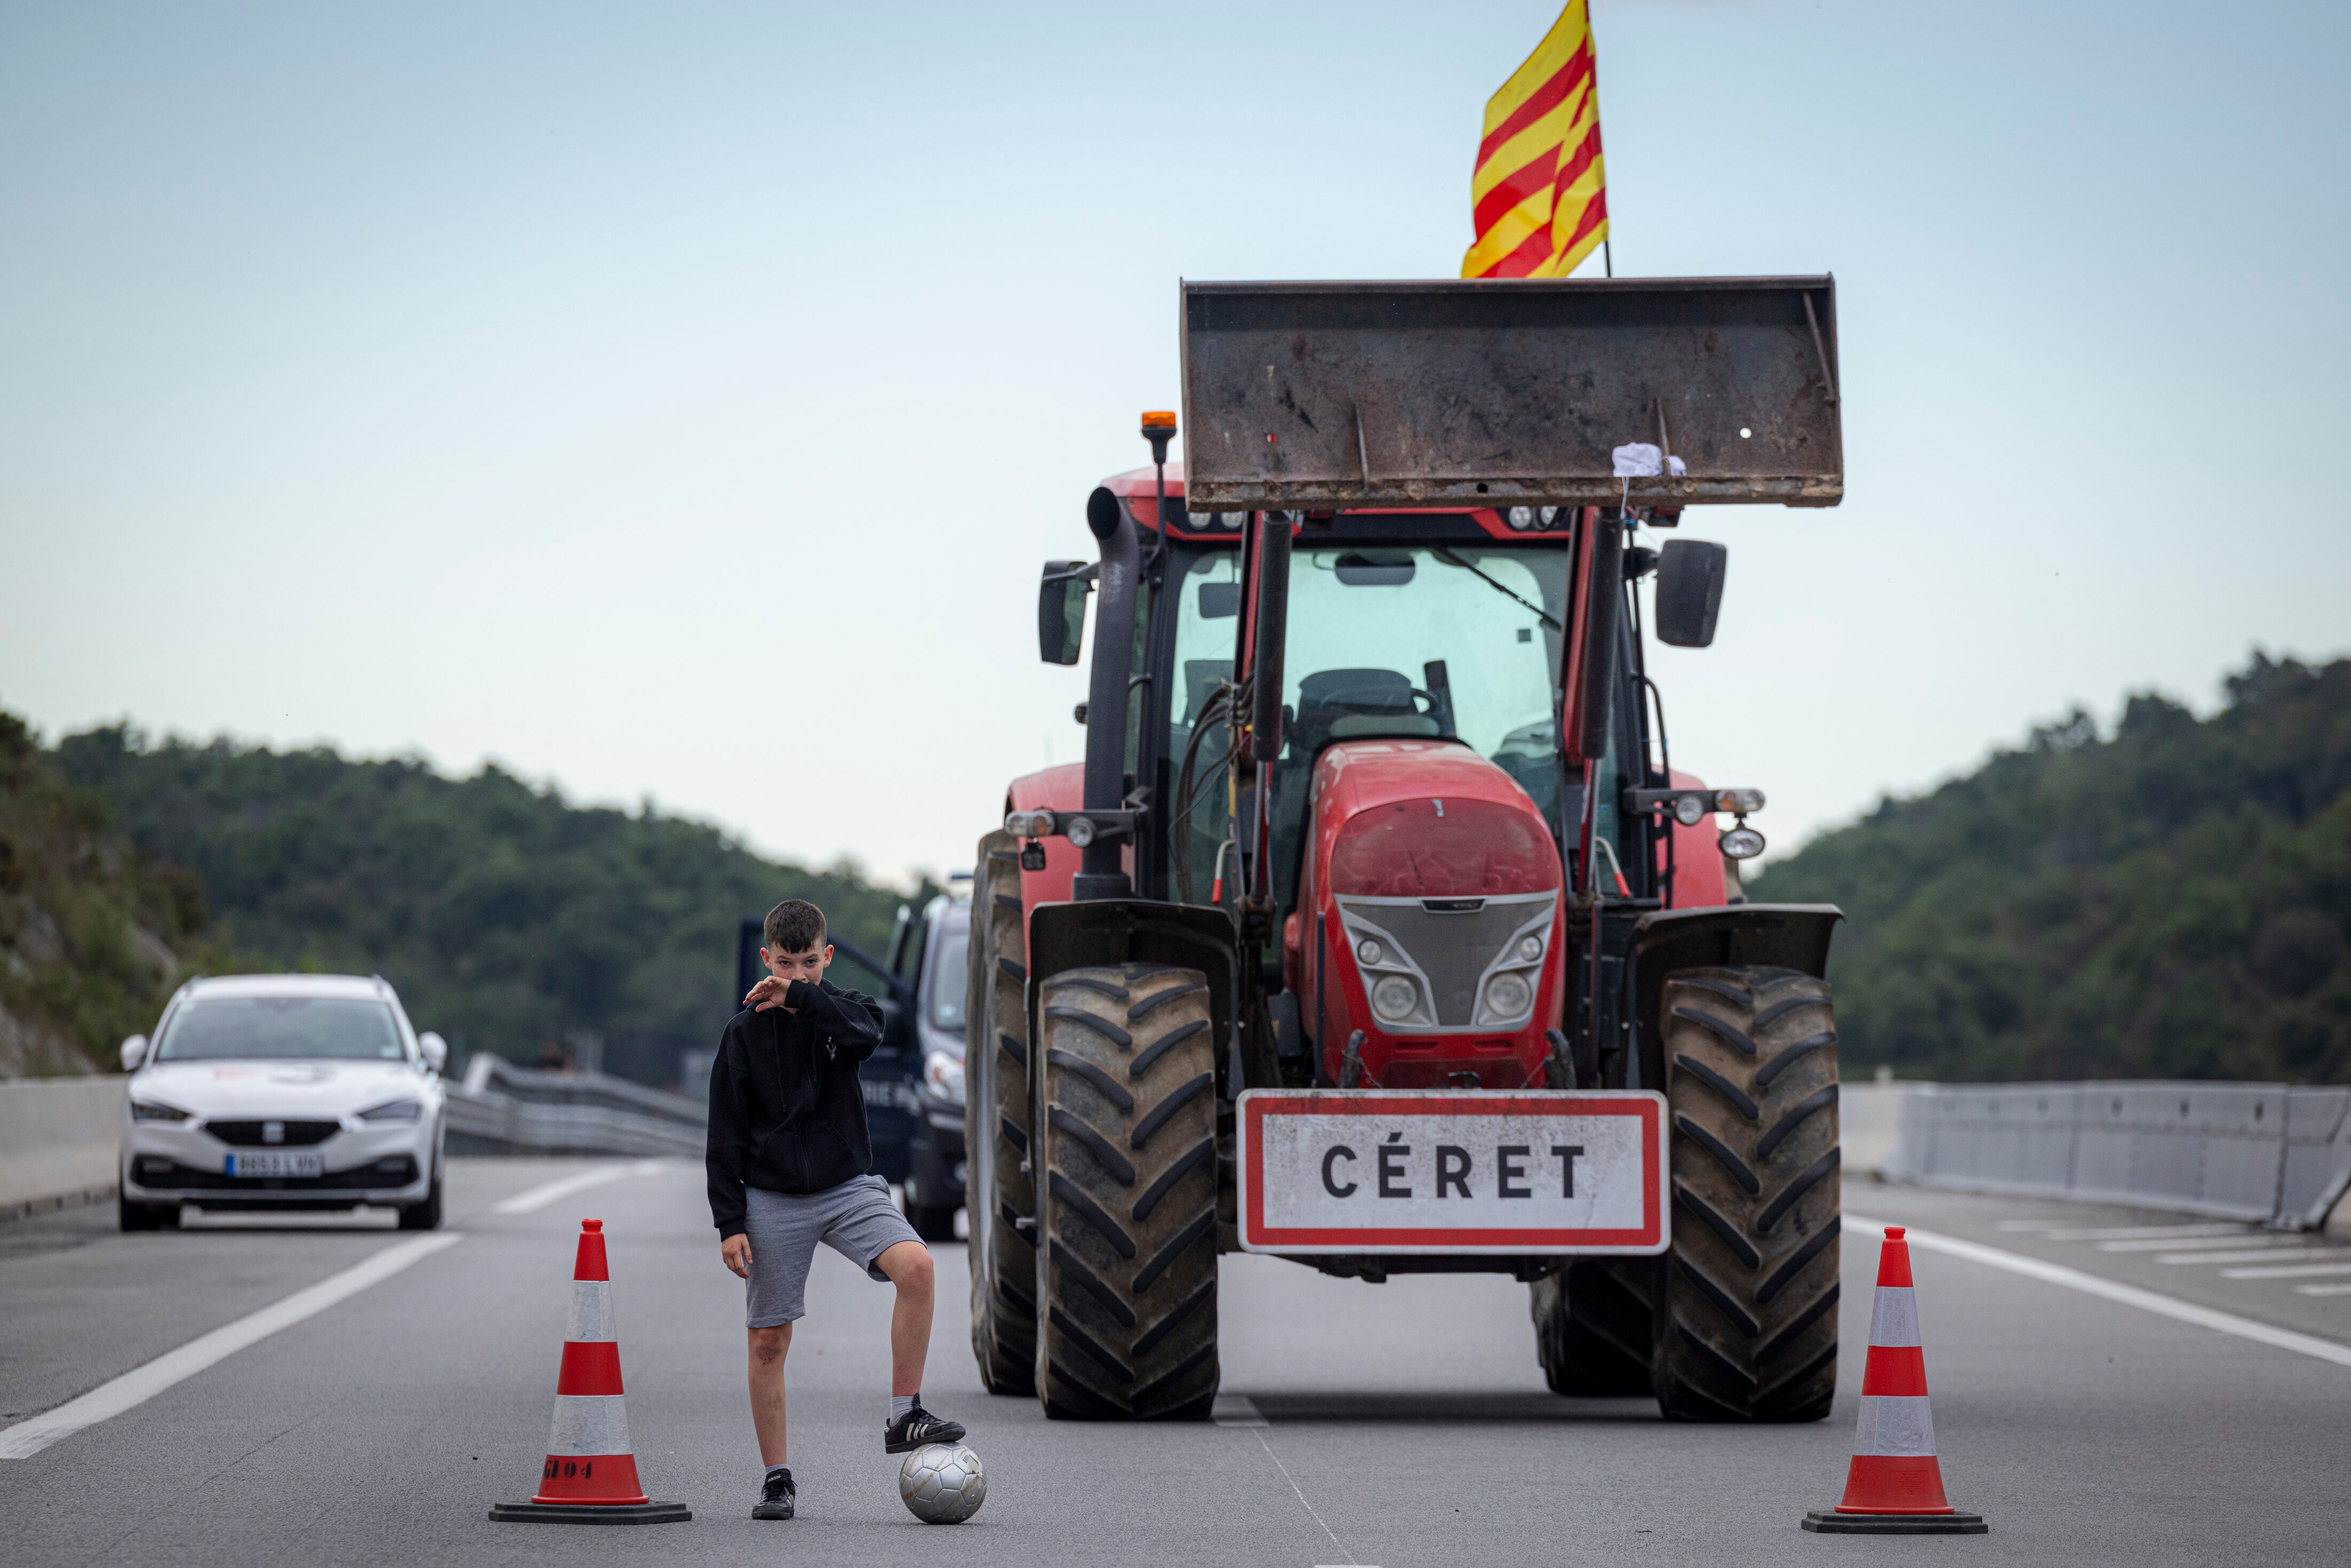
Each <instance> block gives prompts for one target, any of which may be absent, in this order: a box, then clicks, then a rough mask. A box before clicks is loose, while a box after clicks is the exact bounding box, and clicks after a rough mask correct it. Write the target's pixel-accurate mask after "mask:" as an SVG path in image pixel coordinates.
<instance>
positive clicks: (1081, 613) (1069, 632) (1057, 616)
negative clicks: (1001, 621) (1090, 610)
mask: <svg viewBox="0 0 2351 1568" xmlns="http://www.w3.org/2000/svg"><path fill="white" fill-rule="evenodd" d="M1093 575H1094V569H1093V568H1092V567H1090V566H1088V565H1087V564H1086V563H1085V562H1084V561H1081V560H1049V561H1047V562H1046V563H1045V580H1043V581H1042V582H1040V583H1039V584H1038V585H1037V656H1038V657H1039V658H1040V659H1042V660H1044V661H1045V663H1047V664H1076V663H1077V662H1078V648H1079V645H1080V643H1082V642H1083V641H1084V639H1085V632H1086V591H1087V589H1088V588H1089V587H1091V586H1092V578H1093Z"/></svg>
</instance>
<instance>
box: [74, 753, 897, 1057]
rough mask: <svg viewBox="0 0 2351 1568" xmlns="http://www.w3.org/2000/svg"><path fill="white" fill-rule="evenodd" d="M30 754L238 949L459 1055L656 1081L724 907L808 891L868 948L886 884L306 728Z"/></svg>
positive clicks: (706, 1014) (703, 829)
mask: <svg viewBox="0 0 2351 1568" xmlns="http://www.w3.org/2000/svg"><path fill="white" fill-rule="evenodd" d="M47 761H48V762H49V763H50V765H51V766H52V767H53V768H55V769H56V770H57V772H58V773H59V774H61V775H62V776H63V778H64V779H68V780H70V781H71V783H72V784H73V785H75V786H78V787H80V788H81V789H84V790H87V791H90V792H93V793H94V794H95V795H96V796H97V797H100V798H102V799H103V800H105V801H106V802H108V803H109V804H110V808H111V810H112V813H113V817H114V820H115V821H117V822H118V823H119V824H120V827H121V829H122V830H123V831H124V832H125V833H127V834H128V835H129V838H130V839H131V841H132V842H133V843H135V844H136V845H137V846H138V848H139V849H140V850H141V852H144V853H146V854H147V855H149V856H152V857H154V858H155V859H157V860H159V861H163V862H171V863H172V864H176V865H178V866H181V867H183V868H185V870H186V872H187V873H190V874H191V876H192V877H193V881H192V882H191V883H190V886H191V887H193V886H196V885H200V886H201V888H202V890H203V900H204V904H206V905H208V906H209V908H210V910H211V913H212V916H213V919H214V922H215V924H216V926H217V929H218V930H219V932H220V934H221V936H223V938H224V939H225V941H226V942H228V943H229V944H231V945H233V946H235V948H236V950H237V951H238V952H239V953H240V954H242V955H245V956H246V962H247V963H249V964H253V963H257V964H263V965H266V966H267V967H273V968H301V969H322V970H334V971H343V972H350V973H357V974H362V975H364V974H381V975H382V976H383V977H385V978H386V979H388V980H390V981H392V984H393V985H394V986H396V987H398V988H399V990H400V994H401V999H402V1002H403V1003H404V1004H405V1005H406V1007H407V1009H408V1011H409V1014H410V1016H411V1017H412V1018H413V1019H415V1020H416V1024H417V1027H418V1028H419V1029H437V1030H440V1031H441V1032H442V1033H443V1034H444V1035H445V1036H447V1037H448V1039H449V1040H450V1043H451V1044H452V1045H453V1046H455V1047H456V1048H458V1051H460V1052H461V1053H462V1052H464V1051H469V1050H472V1051H480V1050H486V1051H496V1052H498V1053H500V1054H502V1055H506V1056H508V1057H512V1058H516V1059H517V1060H528V1059H530V1058H531V1057H533V1056H534V1055H535V1054H536V1053H537V1051H538V1047H539V1046H540V1044H541V1043H542V1042H543V1041H546V1040H553V1039H563V1038H567V1037H581V1036H587V1035H592V1036H595V1037H598V1038H600V1039H601V1040H602V1041H603V1049H604V1060H605V1062H606V1065H607V1066H609V1067H612V1068H614V1069H615V1070H618V1071H626V1072H630V1073H631V1074H632V1075H633V1076H639V1077H643V1078H645V1079H646V1080H648V1081H649V1082H659V1081H664V1080H666V1079H669V1078H670V1077H671V1075H672V1074H673V1073H674V1062H675V1059H676V1056H677V1053H678V1051H680V1050H681V1049H683V1048H685V1047H689V1046H705V1045H708V1044H711V1043H714V1042H715V1041H716V1038H717V1034H718V1030H719V1028H720V1026H721V1025H722V1024H724V1023H725V1022H726V1018H727V1016H728V1014H729V1013H730V1012H731V1011H732V1010H733V1009H732V1005H731V1002H732V992H733V985H734V977H735V968H734V966H735V958H734V954H735V932H736V925H737V921H738V920H739V919H740V918H741V917H742V916H744V915H756V914H759V913H761V912H764V911H765V910H766V909H767V908H768V906H769V905H771V904H774V903H776V902H777V901H778V899H783V898H808V899H812V900H814V901H815V902H816V903H817V904H820V905H821V906H822V907H823V908H824V909H825V910H826V912H827V913H828V915H830V916H831V920H832V922H833V925H834V928H835V930H836V931H837V932H838V933H840V934H841V935H842V936H847V937H849V938H850V939H851V940H852V941H855V942H858V943H859V944H860V945H861V946H868V947H870V948H877V949H878V948H880V947H881V946H883V945H884V944H886V942H887V941H888V939H889V935H890V932H891V928H892V925H893V922H894V920H895V918H896V915H897V909H898V905H899V904H900V902H901V901H902V899H901V895H900V894H896V893H893V892H891V891H889V890H887V889H883V888H879V887H876V886H873V885H872V883H868V882H867V881H865V880H864V879H863V878H862V877H860V876H858V875H857V874H855V873H851V872H845V871H844V872H835V873H816V872H810V871H806V870H802V869H800V868H799V867H796V866H790V865H778V864H776V863H774V862H769V861H767V860H763V859H761V858H760V857H759V856H758V855H755V854H753V853H751V852H749V851H747V850H746V849H744V848H743V847H742V846H740V845H739V844H737V843H735V842H734V841H731V840H729V839H728V838H727V837H726V834H724V833H722V832H721V831H718V830H717V829H716V828H713V827H710V826H708V825H707V824H705V823H701V822H695V821H686V820H684V819H682V818H678V817H666V816H662V815H659V814H657V813H654V812H653V811H651V810H647V811H644V812H641V813H630V812H625V811H620V810H609V809H605V808H583V807H578V806H573V805H571V804H569V803H568V802H567V801H565V800H563V799H562V797H561V796H560V795H559V794H557V793H556V792H555V791H553V790H552V789H544V790H542V789H533V788H531V787H530V786H529V785H528V784H526V783H524V782H523V781H521V780H520V779H516V778H515V777H514V776H513V775H511V774H508V773H506V772H504V771H501V770H500V769H499V768H496V767H485V768H483V769H482V770H481V771H480V772H478V773H476V774H475V775H474V776H473V777H471V778H469V779H447V778H444V777H442V776H441V775H439V774H437V773H435V772H434V771H433V770H432V769H431V768H427V767H425V766H424V765H423V764H422V763H419V762H414V761H382V762H371V761H354V760H351V759H350V758H344V757H342V756H340V755H339V754H338V753H336V752H334V751H332V750H329V749H323V748H322V749H317V750H309V751H289V752H277V751H270V750H267V749H265V748H261V747H240V746H235V745H232V744H230V743H228V742H226V741H214V742H213V743H211V744H209V745H195V744H191V743H188V742H185V741H180V740H172V741H166V742H163V743H162V744H159V745H149V744H146V743H145V742H143V741H142V740H141V738H140V737H137V736H136V735H135V734H133V733H132V732H131V731H129V730H127V729H126V728H124V727H120V726H116V727H110V728H104V729H98V730H93V731H90V732H89V733H88V734H83V735H74V736H68V737H66V738H65V739H64V740H63V741H61V742H60V743H59V744H58V745H57V747H56V749H55V750H54V751H53V752H51V753H50V754H49V755H48V757H47ZM152 1019H153V1013H152V1009H151V1010H150V1011H149V1013H148V1015H147V1017H146V1019H144V1020H142V1021H143V1022H152Z"/></svg>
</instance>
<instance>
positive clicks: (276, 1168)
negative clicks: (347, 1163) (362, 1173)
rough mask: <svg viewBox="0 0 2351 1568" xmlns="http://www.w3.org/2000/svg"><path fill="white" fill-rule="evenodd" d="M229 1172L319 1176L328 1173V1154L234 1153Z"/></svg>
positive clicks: (255, 1174)
mask: <svg viewBox="0 0 2351 1568" xmlns="http://www.w3.org/2000/svg"><path fill="white" fill-rule="evenodd" d="M228 1174H229V1175H231V1176H325V1175H326V1174H327V1156H326V1155H311V1154H293V1153H285V1154H280V1153H277V1152H276V1151H274V1150H273V1151H272V1152H270V1153H268V1154H259V1155H246V1154H233V1155H229V1157H228Z"/></svg>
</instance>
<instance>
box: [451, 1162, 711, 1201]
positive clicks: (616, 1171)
mask: <svg viewBox="0 0 2351 1568" xmlns="http://www.w3.org/2000/svg"><path fill="white" fill-rule="evenodd" d="M668 1168H669V1166H668V1165H667V1164H666V1163H665V1162H664V1161H661V1160H639V1161H637V1162H636V1163H635V1164H634V1165H627V1166H598V1167H597V1168H596V1169H594V1170H592V1171H581V1172H580V1174H579V1175H577V1176H559V1177H557V1178H556V1179H555V1180H553V1181H550V1182H542V1183H541V1184H539V1185H538V1186H535V1187H532V1188H531V1189H530V1190H528V1192H518V1193H517V1194H515V1195H514V1196H513V1197H510V1198H507V1200H505V1201H504V1202H503V1203H494V1204H492V1205H491V1206H490V1212H491V1213H492V1214H536V1213H538V1211H539V1210H540V1209H542V1208H545V1207H547V1206H548V1205H549V1204H550V1203H557V1202H559V1201H561V1200H562V1199H564V1198H567V1197H570V1196H571V1195H572V1194H573V1193H575V1192H586V1191H587V1190H588V1189H589V1188H590V1187H591V1186H603V1185H604V1184H605V1183H606V1182H608V1181H619V1180H620V1179H621V1178H622V1176H652V1175H653V1174H655V1173H656V1172H659V1171H665V1170H667V1169H668Z"/></svg>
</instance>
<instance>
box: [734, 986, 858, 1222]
mask: <svg viewBox="0 0 2351 1568" xmlns="http://www.w3.org/2000/svg"><path fill="white" fill-rule="evenodd" d="M784 1002H785V1005H786V1006H787V1007H789V1008H791V1009H793V1010H792V1011H790V1012H786V1011H785V1010H784V1009H782V1008H770V1009H768V1010H767V1011H766V1012H755V1011H753V1010H752V1009H749V1008H746V1009H743V1010H742V1011H741V1012H739V1013H737V1014H736V1015H735V1016H734V1018H732V1019H729V1020H728V1021H727V1024H726V1032H725V1033H724V1034H722V1035H720V1036H719V1037H718V1059H717V1061H714V1062H712V1063H711V1067H710V1141H709V1145H708V1149H707V1153H706V1154H705V1156H704V1161H703V1163H704V1164H705V1166H707V1167H708V1168H709V1173H710V1218H711V1222H712V1223H713V1224H715V1225H716V1226H717V1227H718V1234H719V1236H720V1238H721V1239H725V1238H726V1237H729V1236H735V1235H739V1234H740V1233H741V1232H742V1229H743V1210H744V1198H743V1189H744V1188H745V1187H747V1186H756V1187H764V1188H766V1189H767V1190H768V1191H769V1192H790V1193H807V1192H822V1191H823V1190H824V1189H825V1188H827V1187H832V1186H840V1185H841V1183H842V1182H845V1181H851V1180H853V1179H854V1178H856V1177H858V1176H863V1175H864V1174H865V1173H866V1171H867V1169H868V1168H869V1167H870V1166H872V1163H873V1145H872V1140H871V1139H870V1138H869V1137H868V1135H867V1134H866V1131H865V1095H864V1092H863V1091H862V1089H861V1088H860V1087H859V1086H858V1082H857V1064H858V1063H859V1062H861V1061H864V1060H865V1059H866V1058H867V1057H869V1056H871V1055H872V1054H873V1048H874V1047H875V1046H877V1045H879V1044H881V1043H882V1008H881V1004H879V1003H878V1002H876V1001H874V999H873V998H872V997H869V996H867V995H865V994H864V993H863V992H862V991H844V990H841V988H838V987H836V986H832V985H831V984H828V983H824V982H821V981H820V982H819V983H817V984H815V985H810V983H809V982H808V981H806V980H794V981H793V982H792V985H791V989H789V991H787V992H785V993H784Z"/></svg>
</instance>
